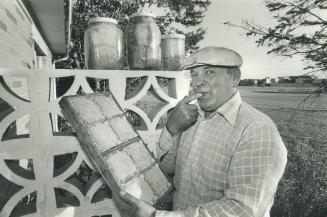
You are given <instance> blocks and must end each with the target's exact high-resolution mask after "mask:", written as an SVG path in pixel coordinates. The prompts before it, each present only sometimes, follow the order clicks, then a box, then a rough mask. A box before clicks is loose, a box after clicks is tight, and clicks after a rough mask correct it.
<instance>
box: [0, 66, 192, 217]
mask: <svg viewBox="0 0 327 217" xmlns="http://www.w3.org/2000/svg"><path fill="white" fill-rule="evenodd" d="M0 76H8V77H11V76H12V77H23V78H27V80H28V83H29V86H30V99H31V100H30V102H29V101H28V100H22V99H19V98H17V97H16V96H14V95H12V94H11V93H10V90H9V91H8V90H7V89H6V88H4V86H3V85H0V96H1V98H2V99H3V100H4V101H6V102H8V103H9V104H10V105H11V106H12V107H13V108H14V109H15V111H13V112H12V113H10V114H9V115H7V116H6V117H5V118H4V119H3V120H1V122H0V137H2V136H3V134H4V133H5V131H6V129H7V128H8V126H10V124H12V123H13V122H14V121H15V120H17V119H19V118H20V117H22V116H24V115H26V114H29V115H30V135H29V137H28V138H15V139H10V140H6V141H0V173H1V175H3V176H4V177H6V179H8V180H9V181H11V182H13V183H16V184H18V185H21V186H22V187H23V188H22V189H21V190H20V191H18V192H17V193H16V194H14V195H13V196H12V197H11V198H9V200H8V202H7V203H6V204H5V205H4V207H3V208H2V210H1V211H0V216H9V215H10V213H11V212H12V210H13V209H14V207H15V206H16V204H17V203H18V202H19V201H20V200H21V199H22V198H23V197H25V196H26V195H28V194H30V193H32V192H35V191H36V195H37V200H36V201H37V204H36V207H37V210H36V213H34V214H31V215H29V216H56V215H58V216H60V215H59V214H63V213H65V212H68V211H69V212H74V215H75V216H82V217H84V216H85V217H90V216H97V215H109V214H111V215H112V216H114V217H115V216H119V214H118V211H117V209H116V208H115V206H114V203H113V201H112V200H111V199H105V200H103V201H100V202H97V203H91V200H92V198H93V197H94V195H95V192H96V191H97V190H98V189H99V188H100V187H101V186H102V184H103V181H102V179H98V180H97V181H95V182H94V183H91V184H90V185H91V186H90V188H89V189H88V191H87V192H85V195H84V194H82V193H81V192H82V191H81V189H79V188H78V187H77V186H75V185H73V184H71V183H68V182H66V181H65V180H66V179H67V178H68V177H70V176H71V175H72V174H74V173H75V171H76V170H77V169H78V168H79V166H80V165H81V163H82V162H83V161H84V162H86V164H87V165H88V166H89V167H90V168H91V169H93V170H95V169H94V167H93V165H92V163H91V162H90V161H89V159H88V157H87V156H86V155H85V153H84V151H83V150H82V149H81V147H80V145H79V143H78V140H77V139H76V138H75V137H74V136H73V135H62V134H59V135H53V132H52V128H51V122H50V120H51V119H50V115H49V114H50V113H51V114H57V115H61V116H62V113H61V111H60V108H59V105H58V101H59V100H60V98H58V99H53V98H52V99H51V100H50V101H49V94H50V93H49V91H50V89H49V83H50V82H49V80H50V78H52V79H54V78H58V77H65V76H74V77H75V80H74V82H73V84H72V86H71V87H70V88H69V90H68V91H67V92H66V93H65V95H74V94H76V92H77V91H78V89H79V87H82V88H83V90H84V92H87V93H90V92H93V90H92V89H91V88H90V86H89V84H88V83H87V81H86V77H92V78H101V79H108V80H109V87H110V89H111V91H112V93H113V95H114V96H115V97H116V99H117V101H118V102H119V104H120V106H121V107H122V108H123V109H125V108H127V109H131V110H133V108H136V106H135V105H133V104H134V103H136V102H137V101H138V100H141V99H142V97H143V96H144V95H145V94H147V91H148V90H149V89H150V90H151V91H152V94H153V95H156V97H157V98H158V99H159V100H160V101H163V102H167V105H165V106H163V107H160V109H158V110H154V112H153V114H152V115H151V118H149V117H148V116H147V114H146V113H145V112H144V111H142V110H141V109H134V110H133V111H135V112H136V113H138V115H140V116H141V117H142V118H143V119H144V120H145V122H146V124H147V127H148V130H147V131H138V132H139V134H140V135H141V136H142V138H143V140H144V141H145V142H146V143H148V144H149V146H150V148H151V149H152V150H153V151H154V150H155V143H156V141H157V140H158V137H159V135H160V132H161V130H157V129H156V126H157V124H158V121H159V120H160V117H161V116H162V115H164V114H165V113H166V112H167V111H168V110H169V109H170V108H172V107H173V106H175V104H176V103H177V102H178V101H179V100H180V99H182V98H183V97H184V96H185V95H186V94H187V93H188V88H189V77H188V73H187V72H182V71H179V72H169V71H124V70H14V69H0ZM144 76H145V77H148V80H147V83H146V85H145V86H144V87H143V89H142V90H141V91H140V92H139V93H138V94H136V95H135V96H134V97H133V98H130V99H125V94H126V79H127V78H131V77H144ZM156 77H166V78H169V79H170V81H169V85H168V94H166V93H165V92H164V91H163V90H162V88H161V87H160V86H159V85H158V82H157V79H156ZM151 87H152V88H151ZM74 152H76V153H77V157H76V159H75V160H74V162H73V163H72V164H71V165H67V167H68V168H67V169H66V170H65V171H64V172H62V173H59V174H58V175H57V176H54V175H53V173H54V171H53V170H54V157H55V156H57V155H64V154H68V153H74ZM13 159H14V160H19V159H32V160H33V167H34V174H35V180H33V179H27V178H24V176H23V175H22V174H19V173H18V172H17V171H14V172H13V171H12V170H11V169H9V168H8V167H7V164H6V163H5V161H4V160H13ZM95 171H96V170H95ZM54 188H62V189H65V190H67V191H69V192H70V193H72V194H73V195H74V196H76V197H77V199H78V200H79V202H80V206H77V207H63V208H58V207H57V205H56V195H55V194H54Z"/></svg>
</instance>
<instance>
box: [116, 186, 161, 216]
mask: <svg viewBox="0 0 327 217" xmlns="http://www.w3.org/2000/svg"><path fill="white" fill-rule="evenodd" d="M119 196H120V199H122V200H123V201H124V202H125V203H127V204H129V205H130V206H131V207H132V208H131V209H130V210H129V211H128V213H126V214H128V215H130V216H133V217H134V216H135V217H153V216H154V213H155V211H156V209H155V208H154V207H153V206H151V205H150V204H148V203H146V202H144V201H143V200H140V199H137V198H136V197H133V196H132V195H130V194H128V193H126V192H120V194H119Z"/></svg>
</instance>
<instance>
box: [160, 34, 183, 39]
mask: <svg viewBox="0 0 327 217" xmlns="http://www.w3.org/2000/svg"><path fill="white" fill-rule="evenodd" d="M167 38H177V39H185V35H183V34H164V35H161V39H167Z"/></svg>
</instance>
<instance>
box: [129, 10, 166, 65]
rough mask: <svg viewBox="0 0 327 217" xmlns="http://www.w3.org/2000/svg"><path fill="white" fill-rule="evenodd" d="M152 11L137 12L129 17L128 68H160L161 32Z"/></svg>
mask: <svg viewBox="0 0 327 217" xmlns="http://www.w3.org/2000/svg"><path fill="white" fill-rule="evenodd" d="M155 18H156V16H155V15H154V14H152V13H143V12H138V13H134V14H132V16H131V17H130V20H131V23H130V25H129V29H128V37H127V41H128V44H127V47H128V64H129V67H130V69H152V70H156V69H160V67H161V48H160V42H161V33H160V30H159V27H158V26H157V24H156V22H155Z"/></svg>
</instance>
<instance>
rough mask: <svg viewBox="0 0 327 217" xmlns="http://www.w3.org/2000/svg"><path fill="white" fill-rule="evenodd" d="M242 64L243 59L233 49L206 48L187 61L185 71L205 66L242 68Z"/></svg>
mask: <svg viewBox="0 0 327 217" xmlns="http://www.w3.org/2000/svg"><path fill="white" fill-rule="evenodd" d="M242 63H243V61H242V57H241V56H240V55H239V54H238V53H237V52H235V51H233V50H231V49H228V48H224V47H205V48H202V49H200V50H198V51H197V52H195V53H194V54H192V55H191V56H190V57H188V58H187V59H186V60H185V62H184V69H190V68H193V67H196V66H204V65H210V66H225V67H240V66H241V65H242Z"/></svg>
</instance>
